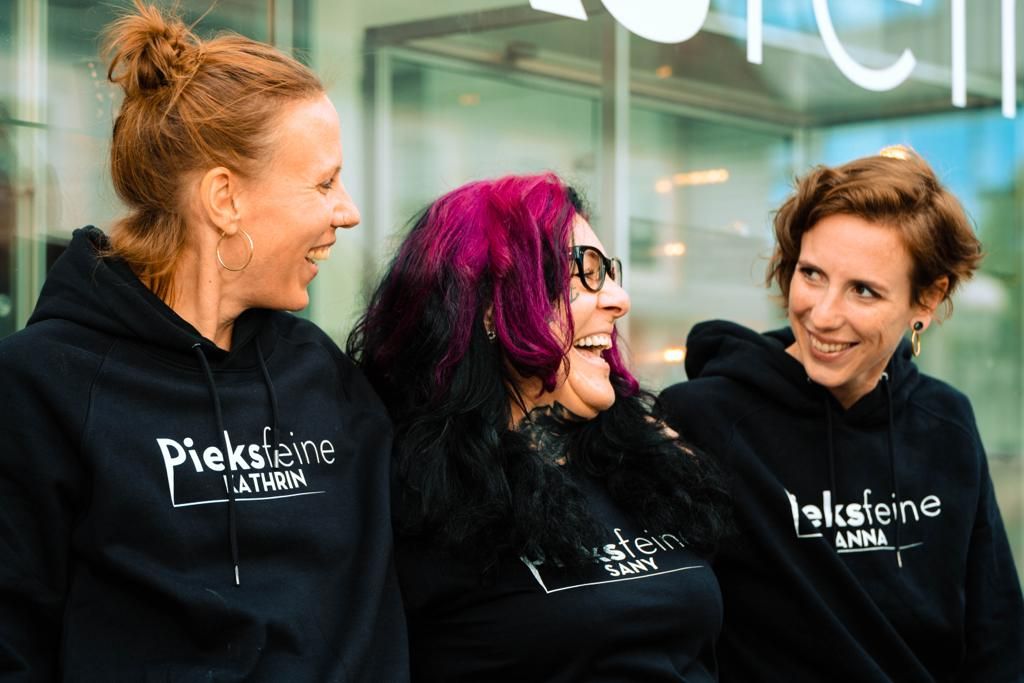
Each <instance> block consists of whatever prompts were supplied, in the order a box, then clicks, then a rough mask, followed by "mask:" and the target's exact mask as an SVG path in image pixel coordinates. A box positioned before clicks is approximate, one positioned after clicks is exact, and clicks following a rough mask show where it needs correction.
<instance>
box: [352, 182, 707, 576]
mask: <svg viewBox="0 0 1024 683" xmlns="http://www.w3.org/2000/svg"><path fill="white" fill-rule="evenodd" d="M577 215H582V216H584V217H585V216H586V213H585V210H584V208H583V203H582V201H581V199H580V197H579V195H578V194H577V193H576V192H575V191H574V190H572V188H570V187H568V186H566V185H565V184H564V183H563V182H562V181H561V180H559V179H558V177H557V176H555V175H553V174H550V173H548V174H541V175H528V176H507V177H504V178H499V179H497V180H487V181H480V182H474V183H470V184H468V185H464V186H462V187H460V188H458V189H456V190H454V191H452V192H450V193H448V194H446V195H444V196H443V197H441V198H440V199H438V200H436V201H435V202H433V203H432V204H431V205H430V206H429V207H427V209H426V210H425V211H424V212H423V213H422V214H421V215H420V216H419V217H418V219H416V221H415V223H414V225H413V227H412V229H411V230H410V231H409V234H408V235H407V236H406V237H405V239H404V241H403V242H402V244H401V246H400V247H399V250H398V254H397V255H396V256H395V258H394V260H393V261H392V262H391V264H390V266H389V267H388V269H387V272H386V273H385V275H384V277H383V279H382V280H381V282H380V284H379V285H378V286H377V288H376V290H375V291H374V293H373V295H372V297H371V300H370V303H369V308H368V309H367V311H366V313H365V314H364V315H363V317H362V318H361V319H360V320H359V322H358V323H357V325H356V327H355V329H354V331H353V332H352V334H351V336H350V337H349V340H348V346H347V350H348V353H349V355H350V356H351V357H352V358H353V360H355V361H356V363H357V364H358V365H359V366H361V367H362V369H363V371H364V372H365V373H366V376H367V377H368V378H369V380H370V382H371V383H372V384H373V386H374V388H375V389H376V390H377V392H378V394H380V396H381V398H382V399H383V400H384V403H385V405H386V406H387V408H388V411H389V413H390V414H391V417H392V419H393V420H394V423H395V475H396V482H397V484H398V486H397V488H396V495H395V528H396V530H397V532H398V534H399V536H401V537H414V538H416V539H417V540H418V541H426V542H430V543H435V544H437V546H438V547H440V548H445V549H447V550H448V551H451V552H453V553H455V554H458V555H462V556H468V557H473V558H475V559H477V560H481V561H482V562H483V563H484V565H488V566H490V565H492V564H493V562H494V560H495V558H497V557H498V556H500V555H502V554H504V553H512V556H513V557H518V556H519V555H521V554H524V553H525V554H528V555H530V556H537V555H544V556H546V557H549V558H560V559H561V560H563V561H566V562H589V561H590V556H588V555H586V553H585V552H583V550H584V549H585V548H589V547H591V545H592V543H594V542H596V541H597V539H598V538H599V535H600V533H599V532H598V531H597V530H596V526H595V521H594V520H593V519H592V517H591V515H590V512H589V509H588V506H587V503H586V496H585V495H584V493H583V492H582V490H581V489H580V487H579V486H578V476H577V475H578V472H579V470H580V469H582V470H583V471H586V472H588V473H591V474H592V475H595V474H596V475H598V476H602V477H604V478H605V481H606V484H607V487H608V490H609V493H610V495H611V496H612V498H613V500H615V501H616V502H617V503H618V504H620V505H621V507H622V509H624V510H627V511H630V512H633V513H634V514H635V516H636V517H637V519H638V520H639V521H641V522H642V523H643V524H644V525H645V527H644V528H649V529H662V528H663V529H666V530H673V531H676V530H680V529H686V530H688V531H689V537H688V542H689V544H690V545H691V547H697V548H699V547H708V546H709V545H710V544H711V543H713V541H714V539H716V538H717V537H718V536H719V535H720V532H721V529H722V526H723V517H722V515H721V513H720V507H721V505H720V503H721V500H722V499H723V498H724V496H725V494H724V490H723V489H722V488H721V487H720V486H718V485H717V483H716V482H717V479H716V478H715V477H713V476H710V475H709V474H708V471H709V470H708V468H707V467H705V464H704V463H703V462H702V461H699V460H698V459H697V458H695V457H688V456H687V455H685V453H684V451H685V452H689V451H686V449H685V448H684V447H681V446H680V444H679V443H678V442H677V441H675V440H674V439H672V438H670V437H669V436H668V435H667V434H666V432H665V431H663V430H662V429H661V428H660V427H659V426H658V423H656V422H655V421H654V420H653V419H652V418H651V411H650V403H651V400H652V399H651V397H650V395H649V394H647V393H646V392H643V391H641V390H640V388H639V386H638V385H637V382H636V380H635V379H634V378H633V376H632V375H630V374H629V372H628V371H627V370H626V369H625V366H624V364H623V362H622V359H621V358H620V356H619V353H618V351H617V349H616V348H615V346H614V345H613V347H612V348H611V349H610V350H608V351H606V352H605V354H604V357H605V359H606V360H607V361H608V363H609V366H610V368H611V373H610V377H611V382H612V385H613V387H614V388H615V393H616V401H615V403H614V405H612V407H611V408H609V409H608V410H606V411H604V412H602V413H600V414H599V415H598V416H597V417H596V418H595V419H593V420H585V421H584V420H566V421H559V420H555V421H554V422H553V423H552V425H553V429H554V430H556V431H558V430H563V431H564V436H565V441H564V442H563V443H564V446H565V447H564V448H563V449H561V450H560V451H559V453H551V452H546V450H545V449H544V448H542V447H540V446H538V442H537V441H536V440H534V439H532V438H531V437H530V436H529V435H528V434H526V433H525V430H523V429H520V428H517V427H513V425H512V420H511V416H512V402H513V401H518V402H519V403H520V405H522V404H523V399H522V397H520V396H519V395H518V393H517V389H516V385H517V382H515V381H514V378H515V377H516V376H517V375H518V377H535V378H539V379H540V380H541V382H542V383H543V388H544V389H545V390H551V389H553V388H554V387H555V384H556V382H557V378H558V375H559V369H560V368H561V366H562V364H564V363H566V362H568V361H567V360H566V355H567V353H568V351H569V348H568V345H569V344H571V343H572V342H571V340H572V338H573V330H572V320H571V319H568V320H566V319H564V318H566V317H569V316H566V315H565V314H563V313H562V312H567V311H570V310H571V309H570V301H569V296H570V278H571V277H572V259H571V256H570V251H571V246H572V226H573V221H574V220H575V217H576V216H577ZM488 311H491V315H492V320H491V323H490V324H492V325H493V329H494V331H495V333H496V339H495V340H494V341H491V340H490V339H488V337H487V333H486V331H485V328H484V320H485V317H486V315H487V312H488ZM553 320H558V321H561V322H563V324H564V326H565V328H566V329H564V330H562V332H564V334H558V333H557V332H558V331H553V330H552V329H551V321H553ZM565 340H569V341H565ZM513 371H514V372H513ZM524 423H527V424H532V425H535V426H540V423H541V419H540V418H539V417H538V418H536V419H535V418H534V416H533V414H531V416H530V418H529V419H524V420H522V421H521V422H520V426H521V425H523V424H524ZM547 450H552V451H554V450H559V449H557V448H554V449H547ZM559 462H561V463H564V466H562V465H560V464H559Z"/></svg>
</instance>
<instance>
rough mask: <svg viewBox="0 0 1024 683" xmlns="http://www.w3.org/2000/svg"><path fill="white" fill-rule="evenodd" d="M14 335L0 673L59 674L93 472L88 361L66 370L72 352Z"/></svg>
mask: <svg viewBox="0 0 1024 683" xmlns="http://www.w3.org/2000/svg"><path fill="white" fill-rule="evenodd" d="M8 341H9V342H11V343H6V344H4V345H3V346H0V407H2V408H0V679H2V680H3V681H4V682H5V683H6V682H8V681H11V682H13V681H19V682H21V681H26V682H27V681H52V680H56V679H57V677H58V666H59V661H60V642H61V629H62V624H61V619H62V614H63V610H64V601H65V595H66V592H67V583H68V576H69V563H70V555H71V551H70V548H71V535H72V528H73V523H74V522H73V520H74V518H75V514H76V512H75V510H76V509H77V507H78V503H79V501H80V500H81V497H82V494H83V488H84V481H85V477H84V475H83V473H82V471H81V466H80V459H79V453H78V439H79V436H78V435H79V434H80V428H81V422H82V420H84V416H85V413H86V411H87V406H88V389H87V387H86V388H85V390H84V391H80V390H79V389H81V388H83V382H81V381H76V379H75V378H76V377H78V378H81V370H83V368H82V367H81V366H79V367H78V368H76V370H77V371H69V372H62V370H69V368H68V367H67V366H66V362H67V361H68V360H69V359H68V357H67V355H66V354H63V353H56V352H55V353H48V352H47V347H45V346H44V347H43V348H42V349H40V348H38V347H36V346H34V345H33V344H26V343H20V342H21V340H13V339H10V338H9V339H8ZM50 348H52V347H50ZM88 374H91V372H90V373H88ZM76 384H78V385H79V386H77V387H76V386H75V385H76ZM69 419H70V420H71V422H74V423H77V424H75V425H72V424H71V423H69Z"/></svg>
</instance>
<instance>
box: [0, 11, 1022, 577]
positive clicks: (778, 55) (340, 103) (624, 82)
mask: <svg viewBox="0 0 1024 683" xmlns="http://www.w3.org/2000/svg"><path fill="white" fill-rule="evenodd" d="M127 4H128V2H127V0H110V1H107V2H85V1H83V0H0V336H2V335H5V334H9V333H10V332H12V331H14V330H16V329H19V328H20V327H22V326H23V325H24V324H25V321H26V320H27V319H28V316H29V315H30V313H31V311H32V308H33V305H34V302H35V299H36V297H37V295H38V292H39V289H40V287H41V285H42V282H43V279H44V278H45V276H46V271H47V268H48V267H49V265H50V264H52V262H53V260H54V259H55V258H56V257H57V256H58V255H59V254H60V252H61V251H62V250H63V248H64V245H65V244H66V243H67V241H68V240H69V238H70V235H71V231H72V230H74V229H75V228H76V227H79V226H81V225H83V224H86V223H94V224H96V225H99V226H100V227H108V226H109V225H110V224H111V222H112V219H113V218H114V217H115V216H117V215H118V213H119V210H120V209H119V206H118V201H117V198H116V197H115V195H114V192H113V190H112V188H111V185H110V180H109V176H108V172H107V149H108V140H109V135H110V130H111V122H112V115H113V113H114V112H115V111H116V110H117V107H118V96H119V95H118V92H117V91H116V89H115V88H113V87H112V86H111V85H110V84H109V83H108V82H107V81H106V78H105V74H106V71H105V65H103V64H102V63H101V62H100V61H99V55H98V46H97V39H98V36H99V33H100V31H101V30H102V27H103V26H104V25H105V24H107V23H108V22H109V21H110V20H111V19H112V18H113V17H114V16H115V13H116V12H117V11H118V7H119V6H120V7H123V6H125V5H127ZM211 4H213V7H212V9H211V7H210V5H211ZM179 5H180V7H181V9H182V11H183V13H184V14H185V15H186V17H188V18H191V19H197V18H199V17H200V16H201V15H203V14H204V13H206V15H205V17H204V18H203V20H202V22H201V23H200V24H199V26H198V31H199V32H200V33H201V34H203V35H210V34H212V33H215V32H217V31H221V30H232V31H237V32H240V33H243V34H245V35H248V36H251V37H253V38H256V39H259V40H264V41H267V42H271V43H274V44H276V45H278V46H279V47H281V48H282V49H285V50H289V51H292V52H293V53H294V54H295V55H296V56H298V57H299V58H300V59H302V60H303V61H305V62H307V63H309V64H310V65H311V66H312V67H313V68H314V69H315V70H316V71H317V72H318V73H319V74H320V75H321V76H322V77H323V78H324V79H325V81H326V83H327V85H328V88H329V93H330V95H331V97H332V99H333V100H334V102H335V104H336V106H337V107H338V110H339V112H340V114H341V118H342V134H343V139H344V144H345V156H346V169H345V172H344V180H345V183H346V184H347V186H348V188H349V189H350V191H351V193H352V194H353V196H354V197H355V199H356V201H357V202H358V203H359V205H360V206H361V208H362V210H363V217H364V220H363V224H362V225H361V226H360V227H359V228H358V229H357V230H355V231H352V232H344V233H339V235H338V238H339V239H338V245H337V246H336V248H335V251H334V255H333V256H332V259H331V261H330V262H329V263H328V264H326V265H325V267H324V268H323V270H322V271H321V273H320V275H319V277H318V278H317V280H316V281H315V282H314V284H313V288H312V304H311V306H310V307H309V309H308V310H306V311H304V312H302V313H301V314H300V315H304V316H308V317H310V318H311V319H313V320H314V321H316V322H317V323H319V324H320V325H321V326H322V327H324V328H325V329H326V330H327V331H328V332H329V333H330V334H331V335H332V336H334V337H335V338H336V339H338V340H339V341H343V340H344V336H345V335H346V334H347V332H348V330H349V328H350V326H351V324H352V322H353V320H354V318H355V316H356V315H358V312H359V311H360V308H361V306H362V304H363V301H364V300H365V294H366V291H367V288H368V286H369V284H370V283H371V282H372V281H373V279H374V277H375V276H376V274H377V273H378V272H379V269H380V267H381V266H382V264H383V263H384V262H385V261H386V260H387V259H388V258H389V256H390V254H391V251H392V249H393V247H394V245H395V243H396V240H397V238H398V237H400V236H401V234H402V232H403V229H404V227H405V224H406V221H407V220H408V219H409V217H410V216H412V214H413V213H414V212H416V210H417V209H419V208H421V207H422V206H423V205H424V204H425V203H426V202H428V201H429V200H430V199H431V198H433V197H435V196H437V195H438V194H440V193H442V192H444V191H446V190H449V189H451V188H453V187H455V186H457V185H459V184H461V183H463V182H466V181H468V180H470V179H474V178H480V177H487V176H495V175H500V174H505V173H509V172H525V171H539V170H545V169H550V170H554V171H556V172H557V173H559V174H561V175H563V176H564V177H566V178H567V179H569V180H570V181H571V182H573V183H574V184H576V185H578V186H579V187H581V188H582V189H583V190H585V192H586V193H587V194H588V196H589V198H590V200H591V202H592V203H593V205H594V209H595V212H594V220H593V223H594V227H595V229H596V230H597V232H598V234H599V235H600V236H601V237H602V240H603V241H604V243H605V245H606V246H607V247H608V250H609V251H610V252H612V253H613V254H615V255H618V256H620V257H621V258H622V260H623V261H624V263H625V264H626V267H625V273H626V286H627V288H628V290H629V292H630V294H631V295H632V298H633V309H632V313H631V314H630V316H629V317H628V318H627V319H626V321H625V325H624V328H625V330H624V332H625V334H624V336H625V338H626V339H627V340H628V343H629V348H630V352H631V357H632V362H633V366H634V368H635V370H636V373H637V374H638V375H639V377H640V378H641V380H642V381H644V382H646V383H647V384H648V385H649V386H651V387H653V388H655V389H657V388H660V387H662V386H665V385H667V384H669V383H671V382H675V381H679V380H682V379H685V374H684V371H683V365H682V362H683V360H684V359H685V355H686V347H685V341H686V335H687V332H688V331H689V329H690V327H691V326H692V325H693V324H694V323H695V322H697V321H700V320H704V319H707V318H729V319H733V320H736V321H739V322H741V323H743V324H745V325H748V326H751V327H753V328H756V329H769V328H773V327H778V326H781V325H782V324H784V320H785V319H784V315H783V313H782V311H781V310H780V309H779V308H778V305H777V303H775V301H774V300H773V299H772V298H771V296H770V292H768V291H767V290H765V288H764V287H763V286H762V284H761V281H762V278H763V273H764V266H765V263H766V257H767V255H768V254H769V253H770V250H771V246H772V239H771V230H770V221H771V211H772V209H773V208H774V207H776V206H777V205H778V204H779V203H780V202H781V201H782V199H783V198H784V197H785V196H786V194H787V192H788V190H789V187H790V185H791V183H792V181H793V178H794V176H796V175H798V174H801V173H803V172H804V171H806V170H807V169H808V168H809V166H811V165H813V164H815V163H828V164H835V163H840V162H843V161H846V160H848V159H850V158H853V157H857V156H863V155H866V154H872V153H874V152H877V151H878V150H879V149H880V148H882V147H883V146H886V145H890V144H895V143H903V144H908V145H911V146H913V147H914V148H915V149H917V150H918V151H919V152H920V153H921V154H922V155H923V156H924V157H925V158H927V159H928V160H929V161H930V162H931V163H932V164H933V166H934V167H935V168H936V169H937V171H938V173H939V175H940V177H941V178H942V179H943V180H944V182H945V183H946V184H947V185H948V186H949V187H950V188H951V189H952V190H953V191H954V192H955V193H956V194H957V195H958V196H959V197H960V198H961V200H962V201H963V203H964V205H965V206H966V208H967V210H968V212H969V214H970V215H971V217H972V219H973V221H974V223H975V225H976V228H977V231H978V234H979V235H980V237H981V240H982V241H983V243H984V246H985V249H986V252H987V253H988V256H987V258H986V260H985V263H984V267H983V269H982V271H981V272H980V273H979V275H978V276H977V277H976V278H975V280H974V281H973V282H971V283H970V284H968V285H967V286H966V287H965V288H964V289H963V291H962V292H961V293H960V296H959V299H958V300H957V301H956V313H955V315H954V316H953V317H952V318H951V319H950V320H949V321H947V322H945V323H943V324H942V325H941V326H938V327H933V328H932V329H930V330H929V331H928V333H927V335H926V336H925V340H924V341H925V349H924V354H923V355H922V357H921V358H920V359H919V361H920V363H919V364H920V365H921V366H922V368H923V369H924V371H926V372H928V373H930V374H933V375H936V376H938V377H940V378H942V379H945V380H947V381H949V382H951V383H952V384H954V385H955V386H957V387H958V388H960V389H961V390H963V391H965V392H966V393H967V394H968V395H969V396H970V397H971V399H972V401H973V403H974V407H975V410H976V412H977V417H978V423H979V425H980V428H981V433H982V437H983V439H984V441H985V444H986V446H987V449H988V453H989V457H990V460H991V466H992V472H993V477H994V479H995V482H996V486H997V489H998V496H999V499H1000V503H1001V505H1002V509H1003V513H1004V516H1005V518H1006V521H1007V525H1008V527H1009V532H1010V536H1011V542H1012V543H1013V544H1014V546H1015V550H1016V553H1017V558H1018V565H1019V566H1024V399H1022V387H1024V348H1022V340H1024V330H1022V324H1024V323H1022V318H1024V313H1022V309H1024V278H1022V276H1024V222H1022V218H1024V126H1022V121H1024V113H1021V112H1018V111H1017V104H1018V102H1020V100H1021V94H1022V79H1021V74H1022V73H1024V59H1022V57H1021V54H1020V53H1021V52H1022V51H1024V41H1022V30H1021V24H1022V21H1021V18H1020V16H1019V15H1020V14H1021V12H1020V11H1019V10H1020V9H1021V8H1020V7H1019V5H1020V3H1019V2H1018V1H1017V0H971V2H970V3H969V6H968V2H967V0H863V1H861V2H848V1H844V2H840V1H839V0H768V1H766V2H762V0H692V1H688V2H680V1H679V0H644V1H641V0H583V1H582V2H581V1H580V0H435V1H433V2H425V1H423V0H372V1H371V0H218V1H217V2H216V3H212V0H180V2H179ZM282 229H287V226H282ZM0 409H2V407H0ZM0 447H2V445H0Z"/></svg>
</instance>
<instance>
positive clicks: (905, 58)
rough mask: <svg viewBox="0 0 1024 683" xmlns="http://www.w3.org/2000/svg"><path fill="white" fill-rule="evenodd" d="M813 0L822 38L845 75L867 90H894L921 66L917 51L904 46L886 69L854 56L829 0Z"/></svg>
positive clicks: (915, 1) (906, 0)
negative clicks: (838, 31) (839, 32)
mask: <svg viewBox="0 0 1024 683" xmlns="http://www.w3.org/2000/svg"><path fill="white" fill-rule="evenodd" d="M920 1H921V0H901V2H907V3H910V4H919V3H920ZM813 2H814V20H815V21H817V22H818V31H819V32H820V33H821V40H822V41H823V42H824V43H825V50H826V51H827V52H828V54H829V57H831V58H832V61H833V62H835V65H836V66H837V67H839V71H841V72H842V74H843V75H844V76H846V77H847V78H849V79H850V80H851V81H853V82H854V83H856V84H857V85H859V86H860V87H862V88H864V89H865V90H873V91H875V92H884V91H886V90H892V89H893V88H895V87H896V86H898V85H899V84H900V83H902V82H903V81H905V80H907V77H908V76H910V73H911V72H912V71H913V70H914V67H915V66H917V59H916V58H915V57H914V53H913V52H911V51H910V50H909V49H906V50H904V51H903V54H901V55H900V57H899V59H897V60H896V63H895V64H892V65H890V66H887V67H885V68H884V69H872V68H869V67H866V66H864V65H863V64H861V63H860V62H858V61H857V60H855V59H854V58H853V57H851V56H850V53H849V52H847V51H846V48H844V47H843V44H842V43H841V42H840V41H839V36H838V35H837V34H836V28H835V26H833V25H832V16H831V15H830V14H829V11H828V0H813Z"/></svg>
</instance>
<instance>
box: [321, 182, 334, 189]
mask: <svg viewBox="0 0 1024 683" xmlns="http://www.w3.org/2000/svg"><path fill="white" fill-rule="evenodd" d="M332 187H334V181H333V180H327V181H325V182H322V183H320V189H321V190H323V191H325V192H326V191H328V190H330V189H331V188H332Z"/></svg>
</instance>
